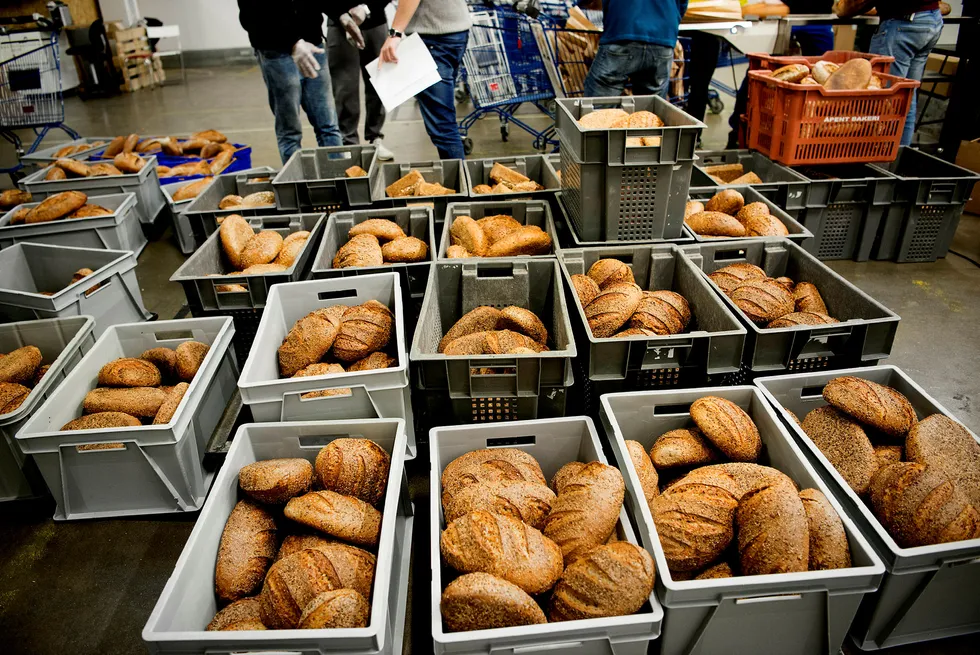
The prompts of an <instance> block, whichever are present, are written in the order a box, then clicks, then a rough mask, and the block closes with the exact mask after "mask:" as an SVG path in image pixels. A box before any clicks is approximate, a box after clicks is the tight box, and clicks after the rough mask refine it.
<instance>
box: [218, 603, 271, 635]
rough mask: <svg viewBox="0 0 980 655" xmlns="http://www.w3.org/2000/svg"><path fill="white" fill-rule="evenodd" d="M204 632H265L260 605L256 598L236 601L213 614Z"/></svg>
mask: <svg viewBox="0 0 980 655" xmlns="http://www.w3.org/2000/svg"><path fill="white" fill-rule="evenodd" d="M205 630H208V631H214V630H265V625H264V624H263V623H262V603H261V601H259V599H258V598H242V599H241V600H236V601H235V602H234V603H232V604H231V605H228V606H227V607H225V608H224V609H222V610H220V611H219V612H218V613H217V614H215V615H214V618H213V619H211V622H210V623H208V627H207V628H205Z"/></svg>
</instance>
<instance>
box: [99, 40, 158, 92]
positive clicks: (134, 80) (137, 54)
mask: <svg viewBox="0 0 980 655" xmlns="http://www.w3.org/2000/svg"><path fill="white" fill-rule="evenodd" d="M106 33H107V35H108V37H109V47H110V48H111V49H112V55H113V56H112V62H113V64H114V65H115V67H116V70H117V71H119V74H120V75H121V77H122V84H120V85H119V90H120V91H128V92H132V91H138V90H139V89H142V88H146V87H148V86H153V85H154V84H157V85H159V84H163V82H164V81H165V80H166V79H167V78H166V74H165V73H164V71H163V64H162V63H161V62H160V59H159V58H158V57H156V56H154V54H153V51H152V50H150V43H149V41H148V40H147V38H146V28H144V27H130V28H123V27H122V25H120V24H118V23H110V24H109V25H108V26H107V29H106ZM147 60H149V61H150V65H149V66H148V65H147V63H146V62H147Z"/></svg>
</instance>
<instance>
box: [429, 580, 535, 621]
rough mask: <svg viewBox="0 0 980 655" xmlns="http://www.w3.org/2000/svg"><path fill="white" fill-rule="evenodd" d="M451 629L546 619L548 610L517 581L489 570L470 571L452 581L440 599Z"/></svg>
mask: <svg viewBox="0 0 980 655" xmlns="http://www.w3.org/2000/svg"><path fill="white" fill-rule="evenodd" d="M439 605H440V609H441V611H442V619H443V621H444V623H445V626H446V630H447V631H449V632H464V631H470V630H490V629H493V628H509V627H513V626H518V625H535V624H541V623H546V622H547V619H545V616H544V612H542V611H541V608H540V607H539V606H538V604H537V603H536V602H534V599H533V598H531V597H530V596H528V595H527V593H525V592H524V590H523V589H521V588H520V587H518V586H517V585H515V584H513V583H511V582H508V581H507V580H504V579H503V578H498V577H497V576H493V575H490V574H488V573H468V574H466V575H461V576H459V577H458V578H456V579H455V580H453V581H452V582H450V583H449V584H448V585H447V586H446V588H445V590H443V592H442V599H441V601H440V603H439Z"/></svg>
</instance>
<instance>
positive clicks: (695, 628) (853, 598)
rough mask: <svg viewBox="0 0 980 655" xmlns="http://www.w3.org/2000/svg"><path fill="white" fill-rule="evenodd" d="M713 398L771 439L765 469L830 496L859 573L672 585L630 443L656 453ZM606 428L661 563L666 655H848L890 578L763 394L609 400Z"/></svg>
mask: <svg viewBox="0 0 980 655" xmlns="http://www.w3.org/2000/svg"><path fill="white" fill-rule="evenodd" d="M709 395H710V396H720V397H722V398H726V399H728V400H730V401H732V402H733V403H735V404H736V405H738V406H739V407H741V408H742V409H743V410H745V411H746V412H747V413H748V414H749V416H751V417H752V420H753V421H754V422H755V424H756V426H757V427H758V428H759V435H760V436H761V438H762V444H763V447H762V453H761V454H760V457H759V463H760V464H763V465H767V466H771V467H773V468H775V469H778V470H780V471H782V472H783V473H785V474H786V475H788V476H789V477H790V478H792V479H793V481H794V482H796V484H797V485H798V486H799V488H801V489H807V488H815V489H819V490H820V491H821V492H823V493H824V495H826V496H827V498H828V499H829V500H830V502H831V504H832V505H833V506H834V509H835V510H836V511H837V514H838V515H839V516H840V518H841V521H842V522H843V524H844V531H845V532H846V534H847V539H848V542H849V545H850V550H851V561H852V566H851V568H847V569H833V570H827V571H807V572H800V573H782V574H773V575H756V576H739V577H734V578H726V579H716V580H689V581H680V580H675V579H674V578H673V577H672V576H671V574H670V571H669V570H668V568H667V560H666V558H665V557H664V552H663V548H662V547H661V545H660V538H659V537H658V536H657V529H656V525H655V524H654V521H653V516H652V514H651V512H650V509H649V507H648V506H647V503H646V499H645V497H644V494H643V487H642V486H641V484H640V481H639V478H638V477H637V475H636V470H635V468H634V467H633V462H632V459H631V458H630V456H629V453H628V452H627V450H626V443H625V440H633V441H638V442H640V443H641V444H642V445H643V448H644V449H645V450H649V449H650V447H651V446H652V445H653V444H654V442H656V440H657V439H658V438H659V436H660V435H662V434H663V433H665V432H667V431H669V430H674V429H677V428H683V427H689V426H691V425H692V424H693V422H692V420H691V417H690V414H689V408H690V405H691V403H692V402H694V401H695V400H697V399H698V398H701V397H703V396H709ZM602 423H603V427H604V428H605V430H606V436H607V437H608V439H609V442H610V445H611V446H612V450H613V452H614V454H615V460H616V463H617V465H618V466H619V468H620V470H622V472H623V477H624V478H625V480H626V488H627V489H628V490H629V491H630V493H629V499H630V502H631V503H632V507H631V508H630V509H631V513H632V518H633V519H634V520H635V521H636V522H637V524H638V530H637V531H638V532H639V535H640V539H641V540H642V543H643V546H644V547H645V548H646V549H647V550H649V551H650V552H652V553H653V555H654V558H655V559H656V562H657V588H656V591H657V597H658V598H659V599H660V602H661V603H662V604H663V606H664V608H665V609H664V613H665V617H664V629H663V633H662V634H661V635H660V647H661V653H662V655H674V654H675V653H689V654H691V655H702V654H704V655H706V654H708V653H752V654H753V655H762V654H765V653H772V654H773V655H777V654H779V655H781V654H783V653H796V654H812V655H818V654H819V655H826V654H827V653H837V652H839V651H840V647H841V644H842V642H843V641H844V638H845V637H846V635H847V630H848V627H849V626H850V625H851V621H852V620H853V619H854V616H855V614H856V613H857V611H858V607H859V605H860V603H861V601H862V599H864V598H868V597H869V596H868V594H870V593H871V592H873V591H874V590H875V589H877V588H878V585H879V583H880V582H881V579H882V574H883V573H884V570H885V569H884V566H883V565H882V563H881V560H880V559H879V558H878V556H877V555H876V554H875V552H874V550H873V549H872V547H871V545H870V544H869V543H868V541H867V539H865V537H864V535H863V534H862V532H861V530H859V529H858V527H857V526H856V525H855V524H854V523H853V521H852V520H851V518H850V517H849V516H848V514H847V513H846V512H845V510H844V509H843V508H842V507H841V505H840V504H839V503H838V502H837V501H836V500H835V499H834V495H833V494H832V493H831V490H830V489H829V488H828V485H826V484H825V483H824V482H823V480H822V479H821V477H820V475H819V474H818V473H817V471H816V470H814V468H813V466H811V465H810V463H809V462H808V461H807V459H806V457H805V456H804V454H803V452H802V451H801V450H800V448H799V446H797V445H796V444H795V443H794V441H793V439H792V437H790V436H789V434H788V433H787V432H786V429H785V427H783V425H782V424H781V423H780V420H779V418H778V417H777V416H776V414H775V412H774V411H773V409H772V407H770V405H769V403H768V402H767V401H766V399H765V397H764V396H763V395H762V393H761V392H760V391H759V390H758V389H756V388H755V387H751V386H743V387H723V388H704V389H689V390H685V391H645V392H634V393H616V394H607V395H605V396H603V397H602Z"/></svg>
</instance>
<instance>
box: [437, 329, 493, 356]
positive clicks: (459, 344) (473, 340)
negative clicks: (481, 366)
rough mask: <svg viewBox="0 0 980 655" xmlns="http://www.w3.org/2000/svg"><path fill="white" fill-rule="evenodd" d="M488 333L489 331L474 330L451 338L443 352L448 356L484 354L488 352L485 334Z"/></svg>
mask: <svg viewBox="0 0 980 655" xmlns="http://www.w3.org/2000/svg"><path fill="white" fill-rule="evenodd" d="M489 334H490V333H489V332H474V333H473V334H467V335H465V336H462V337H459V338H458V339H453V340H452V341H450V342H449V343H448V344H447V345H446V348H445V350H443V354H444V355H449V356H455V355H485V354H487V353H488V352H489V351H488V349H487V335H489Z"/></svg>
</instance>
